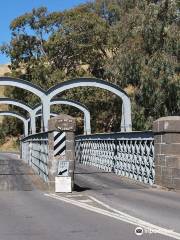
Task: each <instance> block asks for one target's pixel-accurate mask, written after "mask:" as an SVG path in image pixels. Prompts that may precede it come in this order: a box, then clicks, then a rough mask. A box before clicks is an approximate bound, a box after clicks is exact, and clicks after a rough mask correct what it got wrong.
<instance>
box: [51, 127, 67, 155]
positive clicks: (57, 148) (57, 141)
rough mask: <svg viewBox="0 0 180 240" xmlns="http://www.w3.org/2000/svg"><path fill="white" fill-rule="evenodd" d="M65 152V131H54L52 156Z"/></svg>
mask: <svg viewBox="0 0 180 240" xmlns="http://www.w3.org/2000/svg"><path fill="white" fill-rule="evenodd" d="M65 153H66V133H65V132H58V131H54V156H58V155H61V156H64V155H65Z"/></svg>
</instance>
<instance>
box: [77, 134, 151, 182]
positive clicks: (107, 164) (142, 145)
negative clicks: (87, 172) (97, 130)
mask: <svg viewBox="0 0 180 240" xmlns="http://www.w3.org/2000/svg"><path fill="white" fill-rule="evenodd" d="M75 149H76V151H75V152H76V160H77V161H78V162H79V163H82V164H85V165H91V166H94V167H97V168H99V169H102V170H104V171H108V172H114V173H115V174H117V175H120V176H126V177H129V178H132V179H134V180H137V181H140V182H143V183H148V184H150V185H152V184H153V183H154V177H155V170H154V137H153V133H152V132H127V133H114V134H95V135H88V136H87V135H86V136H77V137H76V145H75Z"/></svg>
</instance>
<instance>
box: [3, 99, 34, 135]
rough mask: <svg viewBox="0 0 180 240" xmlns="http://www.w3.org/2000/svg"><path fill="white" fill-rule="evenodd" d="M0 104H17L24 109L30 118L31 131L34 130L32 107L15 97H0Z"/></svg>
mask: <svg viewBox="0 0 180 240" xmlns="http://www.w3.org/2000/svg"><path fill="white" fill-rule="evenodd" d="M0 104H9V105H13V106H17V107H20V108H22V109H24V110H26V111H27V112H28V113H29V115H30V119H31V131H32V133H35V132H36V123H35V116H34V112H33V109H32V108H31V107H30V106H29V105H28V104H26V103H24V102H22V101H19V100H16V99H11V98H0Z"/></svg>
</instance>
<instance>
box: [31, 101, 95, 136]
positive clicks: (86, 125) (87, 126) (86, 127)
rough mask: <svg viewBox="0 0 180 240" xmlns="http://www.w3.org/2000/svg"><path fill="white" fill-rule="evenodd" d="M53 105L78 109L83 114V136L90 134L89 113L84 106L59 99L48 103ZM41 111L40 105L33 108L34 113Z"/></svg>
mask: <svg viewBox="0 0 180 240" xmlns="http://www.w3.org/2000/svg"><path fill="white" fill-rule="evenodd" d="M53 105H69V106H72V107H75V108H77V109H79V110H80V111H82V112H83V114H84V134H91V118H90V112H89V110H88V108H87V107H86V106H85V105H84V104H81V103H79V102H77V101H73V100H67V99H61V98H60V99H52V100H51V101H50V106H53ZM41 110H42V105H41V104H38V105H36V107H35V108H34V112H35V113H38V112H39V111H41Z"/></svg>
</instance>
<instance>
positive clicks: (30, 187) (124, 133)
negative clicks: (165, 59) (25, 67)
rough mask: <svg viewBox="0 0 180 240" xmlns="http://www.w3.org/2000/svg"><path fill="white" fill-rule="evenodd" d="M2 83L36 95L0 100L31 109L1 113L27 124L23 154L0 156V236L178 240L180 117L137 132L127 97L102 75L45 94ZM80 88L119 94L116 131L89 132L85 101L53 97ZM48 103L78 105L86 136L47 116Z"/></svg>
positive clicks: (61, 118)
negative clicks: (28, 99)
mask: <svg viewBox="0 0 180 240" xmlns="http://www.w3.org/2000/svg"><path fill="white" fill-rule="evenodd" d="M0 85H6V86H17V87H20V88H22V89H27V90H29V91H31V92H32V93H35V94H37V95H38V96H39V97H40V99H41V103H39V104H38V105H36V106H34V108H30V107H29V106H28V105H26V104H24V103H23V102H19V101H18V100H14V99H4V98H3V99H2V98H1V99H0V103H2V104H12V105H15V106H19V107H22V108H23V109H25V110H26V111H27V113H28V114H29V119H28V118H27V117H24V116H22V115H19V114H18V113H15V112H7V111H6V112H0V115H8V116H12V117H17V118H19V119H20V120H22V124H24V136H23V137H22V138H21V140H20V142H21V151H20V155H18V154H11V153H1V154H0V172H1V174H0V190H1V192H0V212H1V215H0V222H1V224H0V232H1V237H2V239H3V240H6V239H8V240H9V239H13V240H14V239H18V240H19V239H33V240H34V239H53V240H54V239H61V238H64V239H67V240H69V239H83V240H84V239H86V238H87V239H114V240H118V239H139V238H140V236H141V238H143V239H180V224H179V216H180V205H179V199H180V192H179V190H180V150H179V144H180V117H165V118H161V119H158V120H157V121H155V122H154V125H153V129H152V131H148V132H147V131H141V132H134V131H132V123H131V103H130V99H129V97H128V95H127V94H126V93H125V92H124V91H123V90H122V89H120V88H118V87H117V86H115V85H112V84H109V83H106V82H105V81H103V80H99V79H90V78H88V79H87V78H80V79H73V80H69V81H67V82H64V83H62V84H58V85H57V86H54V87H52V88H51V89H50V90H48V91H44V90H43V89H40V88H39V87H37V86H35V85H33V84H30V83H29V82H26V81H24V80H20V79H12V78H0ZM79 86H84V87H85V86H94V87H100V88H103V89H106V90H108V91H110V92H112V93H114V94H116V95H117V96H119V97H120V98H121V99H122V108H121V109H120V114H121V124H120V125H121V129H120V131H119V132H117V133H109V134H105V133H104V134H91V126H90V112H89V110H88V109H87V108H86V106H84V105H83V104H82V103H78V102H75V101H73V100H65V99H53V97H55V96H56V95H57V94H58V93H60V92H63V91H64V90H67V89H71V88H73V87H79ZM53 104H68V105H71V106H72V107H77V108H79V110H81V111H82V112H83V113H84V135H81V136H75V129H76V126H75V119H74V118H72V117H70V116H68V115H64V114H60V115H57V116H56V113H51V112H50V106H51V105H53ZM45 106H46V107H45ZM41 110H42V112H41ZM39 111H40V112H39ZM50 115H52V116H53V117H52V118H50ZM38 116H42V123H43V124H42V127H41V129H42V131H41V132H40V133H36V125H35V118H36V117H38Z"/></svg>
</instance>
